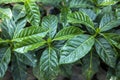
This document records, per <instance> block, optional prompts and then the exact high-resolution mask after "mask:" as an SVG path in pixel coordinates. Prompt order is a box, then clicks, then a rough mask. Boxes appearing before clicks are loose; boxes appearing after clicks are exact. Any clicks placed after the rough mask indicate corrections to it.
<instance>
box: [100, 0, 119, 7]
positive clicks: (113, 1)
mask: <svg viewBox="0 0 120 80" xmlns="http://www.w3.org/2000/svg"><path fill="white" fill-rule="evenodd" d="M117 2H118V1H117V0H104V1H103V2H102V3H100V4H99V5H100V6H109V5H114V4H116V3H117Z"/></svg>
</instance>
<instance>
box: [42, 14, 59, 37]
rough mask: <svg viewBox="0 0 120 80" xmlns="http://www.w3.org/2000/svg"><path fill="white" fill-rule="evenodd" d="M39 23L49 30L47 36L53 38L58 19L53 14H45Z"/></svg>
mask: <svg viewBox="0 0 120 80" xmlns="http://www.w3.org/2000/svg"><path fill="white" fill-rule="evenodd" d="M41 25H42V27H43V28H46V29H48V30H49V34H48V36H49V37H50V38H53V37H54V35H55V33H56V31H57V25H58V19H57V17H56V16H54V15H49V16H45V17H44V18H43V19H42V23H41Z"/></svg>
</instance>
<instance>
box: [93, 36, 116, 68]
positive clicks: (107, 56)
mask: <svg viewBox="0 0 120 80" xmlns="http://www.w3.org/2000/svg"><path fill="white" fill-rule="evenodd" d="M95 48H96V51H97V53H98V55H99V56H100V58H101V59H102V60H103V61H104V62H105V63H106V64H108V65H109V66H110V67H112V68H114V67H115V64H116V59H117V54H116V52H115V50H114V49H113V47H112V46H111V45H110V44H109V43H108V41H107V40H105V39H104V38H98V39H96V43H95Z"/></svg>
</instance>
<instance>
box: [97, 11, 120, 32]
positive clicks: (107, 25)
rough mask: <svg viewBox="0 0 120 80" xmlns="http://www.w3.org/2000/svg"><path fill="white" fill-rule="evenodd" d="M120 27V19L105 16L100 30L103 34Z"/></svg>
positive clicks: (109, 15)
mask: <svg viewBox="0 0 120 80" xmlns="http://www.w3.org/2000/svg"><path fill="white" fill-rule="evenodd" d="M119 25H120V19H117V18H116V17H115V16H114V15H113V14H111V13H110V14H105V15H104V16H103V17H102V19H101V21H100V25H99V28H100V30H101V32H104V31H107V30H110V29H112V28H115V27H118V26H119Z"/></svg>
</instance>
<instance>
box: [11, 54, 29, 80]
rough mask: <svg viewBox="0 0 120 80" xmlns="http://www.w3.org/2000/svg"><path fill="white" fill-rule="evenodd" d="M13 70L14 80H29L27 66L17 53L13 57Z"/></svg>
mask: <svg viewBox="0 0 120 80" xmlns="http://www.w3.org/2000/svg"><path fill="white" fill-rule="evenodd" d="M11 70H12V75H13V79H14V80H27V72H26V65H25V64H23V63H22V62H20V61H19V59H18V57H17V56H16V53H15V55H14V56H12V65H11Z"/></svg>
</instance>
